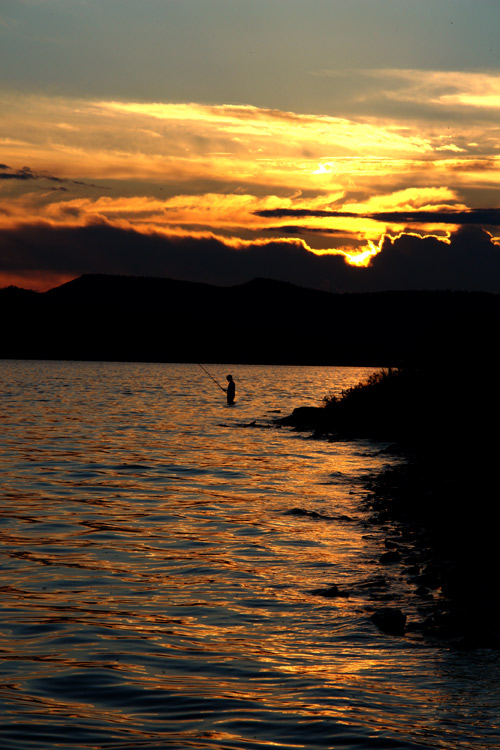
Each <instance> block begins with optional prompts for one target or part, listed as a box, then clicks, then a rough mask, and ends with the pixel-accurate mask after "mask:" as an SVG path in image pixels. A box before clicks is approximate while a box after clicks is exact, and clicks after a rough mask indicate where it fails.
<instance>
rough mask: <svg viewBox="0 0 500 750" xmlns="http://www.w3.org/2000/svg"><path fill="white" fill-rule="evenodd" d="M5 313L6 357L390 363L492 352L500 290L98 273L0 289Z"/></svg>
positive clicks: (0, 353)
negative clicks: (48, 285) (334, 288)
mask: <svg viewBox="0 0 500 750" xmlns="http://www.w3.org/2000/svg"><path fill="white" fill-rule="evenodd" d="M0 310H1V312H2V314H3V320H4V335H3V336H2V340H1V342H0V357H2V358H19V359H82V360H110V361H113V360H116V361H156V362H198V361H203V362H228V363H261V364H318V365H322V364H325V365H373V366H388V365H397V364H400V363H403V362H408V361H410V360H412V359H414V358H422V357H430V358H432V357H435V356H441V357H443V356H449V355H450V353H451V354H452V356H454V357H457V359H459V358H460V356H468V355H469V354H470V353H471V352H472V353H473V354H474V356H484V355H485V354H487V353H489V352H490V351H491V349H492V347H493V341H494V340H495V339H494V336H495V331H496V330H498V325H499V323H500V295H495V294H489V293H483V292H463V291H435V292H429V291H420V292H419V291H415V292H414V291H410V292H408V291H393V292H373V293H341V294H339V293H330V292H323V291H318V290H314V289H308V288H305V287H300V286H296V285H294V284H291V283H288V282H280V281H273V280H269V279H262V278H257V279H254V280H252V281H249V282H247V283H245V284H240V285H237V286H231V287H220V286H214V285H211V284H203V283H197V282H190V281H180V280H175V279H168V278H149V277H133V276H111V275H93V274H90V275H84V276H81V277H79V278H77V279H74V280H73V281H69V282H67V283H65V284H62V285H61V286H58V287H56V288H54V289H51V290H49V291H47V292H43V293H40V292H33V291H29V290H25V289H18V288H15V287H7V288H4V289H0Z"/></svg>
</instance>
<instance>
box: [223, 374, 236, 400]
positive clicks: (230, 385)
mask: <svg viewBox="0 0 500 750" xmlns="http://www.w3.org/2000/svg"><path fill="white" fill-rule="evenodd" d="M226 380H227V388H225V389H224V390H225V391H226V393H227V403H228V404H234V394H235V392H236V384H235V382H234V380H233V376H232V375H228V376H227V378H226Z"/></svg>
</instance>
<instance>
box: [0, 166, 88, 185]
mask: <svg viewBox="0 0 500 750" xmlns="http://www.w3.org/2000/svg"><path fill="white" fill-rule="evenodd" d="M0 180H19V181H21V182H23V181H27V180H44V181H48V182H55V183H57V184H58V185H63V184H70V185H80V186H85V187H97V185H92V183H88V182H82V181H81V180H69V179H65V178H64V177H56V176H55V175H52V174H47V173H46V172H34V171H33V170H32V169H31V168H30V167H21V169H13V168H12V167H9V166H8V165H7V164H0ZM100 189H102V188H100ZM55 190H63V191H64V190H66V188H64V187H57V188H55Z"/></svg>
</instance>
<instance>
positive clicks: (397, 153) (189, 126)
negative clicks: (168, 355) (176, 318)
mask: <svg viewBox="0 0 500 750" xmlns="http://www.w3.org/2000/svg"><path fill="white" fill-rule="evenodd" d="M499 28H500V3H499V2H498V0H480V2H473V0H141V1H140V2H139V1H138V0H1V2H0V69H1V71H2V75H1V78H0V106H1V109H0V286H5V285H8V284H16V285H18V286H23V287H27V288H32V289H38V290H44V289H47V288H50V287H53V286H56V285H58V284H60V283H62V282H64V281H67V280H69V279H71V278H74V277H76V276H79V275H81V274H82V273H92V272H98V273H118V274H134V275H148V276H170V277H173V278H182V279H192V280H196V281H206V282H210V283H217V284H234V283H241V282H244V281H247V280H249V279H251V278H253V277H256V276H265V277H269V278H276V279H283V280H286V281H292V282H294V283H299V284H303V285H304V286H312V287H317V288H323V289H330V290H332V291H336V290H339V291H362V290H377V289H396V288H398V289H421V288H430V289H434V288H459V289H480V290H485V291H495V292H500V38H499V35H498V29H499Z"/></svg>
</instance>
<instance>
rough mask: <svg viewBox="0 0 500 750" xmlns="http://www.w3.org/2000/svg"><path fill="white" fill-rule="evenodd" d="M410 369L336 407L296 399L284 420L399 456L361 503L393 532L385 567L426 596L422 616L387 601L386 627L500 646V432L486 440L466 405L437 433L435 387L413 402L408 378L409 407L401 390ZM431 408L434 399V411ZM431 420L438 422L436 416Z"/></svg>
mask: <svg viewBox="0 0 500 750" xmlns="http://www.w3.org/2000/svg"><path fill="white" fill-rule="evenodd" d="M419 375H420V374H419ZM405 377H406V376H403V377H402V378H401V379H399V378H394V379H393V381H392V382H391V377H389V378H387V377H386V378H379V380H380V381H383V382H382V383H380V382H379V383H375V386H376V387H375V388H373V383H372V384H371V385H370V384H368V385H367V384H360V385H359V386H356V387H355V388H354V389H351V393H349V392H348V393H347V394H343V396H342V397H341V398H340V399H336V400H335V401H334V403H333V407H334V408H328V407H327V406H326V407H325V406H323V407H299V408H298V409H295V410H294V411H293V412H292V414H290V415H288V416H285V417H283V418H281V419H280V420H277V422H278V423H279V424H280V426H288V427H291V428H292V429H293V430H295V431H298V432H309V433H312V435H313V436H314V437H316V438H318V439H324V440H330V441H333V440H335V439H342V440H355V439H356V438H359V439H374V440H380V441H382V440H383V441H385V442H390V443H391V444H392V445H393V449H394V450H395V451H396V452H397V453H398V454H400V455H401V457H402V463H401V464H400V465H399V466H395V467H392V468H390V469H386V470H384V471H382V472H381V473H380V474H376V475H373V476H371V477H369V478H367V480H366V484H365V487H366V489H367V490H368V491H369V495H368V497H367V498H366V500H365V501H364V503H365V510H366V511H368V514H369V525H372V526H373V527H374V528H377V529H378V531H379V532H384V529H385V530H387V534H386V539H385V541H384V545H385V552H383V553H382V554H381V556H380V559H379V561H378V565H379V566H380V569H381V570H382V571H383V570H385V571H388V570H389V569H390V570H391V571H394V570H395V569H397V571H398V575H400V577H401V578H403V579H405V580H406V583H407V585H408V587H409V592H410V593H411V595H412V596H415V601H416V602H420V604H421V610H422V616H421V618H420V619H419V620H417V621H415V620H412V619H410V618H409V617H407V614H406V613H405V612H404V611H403V610H402V609H397V608H393V607H391V606H387V607H382V608H380V609H379V610H377V611H376V612H375V613H374V615H373V616H372V619H373V621H374V622H375V624H376V625H377V626H378V627H379V629H380V630H382V631H384V632H386V633H388V634H391V635H396V636H402V635H406V634H410V633H415V632H418V633H420V634H421V635H422V637H423V638H425V640H426V641H428V642H429V643H432V642H435V643H439V644H440V645H448V646H449V647H450V648H456V649H462V650H472V649H476V648H490V649H499V648H500V587H499V586H498V585H497V582H496V579H497V575H498V573H499V563H498V560H497V557H496V555H495V550H496V545H497V540H496V536H497V534H496V520H495V502H494V501H493V493H494V487H495V486H496V485H495V480H496V477H495V471H494V468H493V467H494V466H495V465H496V461H495V459H496V457H495V455H494V454H495V447H496V446H495V444H494V440H493V439H490V442H489V444H488V445H484V441H483V440H482V439H481V438H482V432H481V433H479V434H478V432H477V430H478V425H479V420H478V418H477V415H476V413H474V414H472V413H471V412H469V413H464V412H462V413H461V414H460V415H459V419H455V418H453V419H450V420H449V421H447V422H446V423H445V424H446V429H441V430H440V429H435V431H434V433H432V432H431V431H430V430H429V428H428V427H427V426H426V421H427V420H426V417H427V416H428V414H429V410H428V409H427V410H426V411H424V410H422V406H423V403H424V398H423V397H422V396H424V397H425V398H427V399H428V397H429V393H428V392H427V391H426V392H424V394H420V398H419V399H418V401H416V400H415V399H414V393H415V391H414V389H413V387H412V386H413V385H414V380H413V378H412V377H410V378H409V382H410V388H409V391H408V392H409V393H411V395H412V398H413V401H412V404H411V407H412V408H411V409H409V408H408V401H407V399H406V398H405V397H404V396H403V397H402V390H401V385H403V386H404V388H405V389H406V385H407V383H405ZM398 381H399V382H398ZM389 387H390V389H391V390H392V391H394V392H395V393H396V394H397V395H396V402H397V409H394V410H391V409H389V408H388V406H387V404H388V400H387V398H386V396H387V394H386V393H385V392H384V389H385V391H387V390H388V388H389ZM370 391H371V392H370ZM455 393H456V390H455V389H453V391H452V394H453V395H454V394H455ZM381 394H382V395H381ZM346 396H347V398H346ZM368 399H369V400H370V404H368ZM357 401H362V402H364V403H363V405H362V409H361V410H360V409H359V408H358V404H357V403H355V405H354V407H353V402H357ZM451 401H453V397H452V398H451V399H450V401H448V402H446V403H444V404H443V403H440V407H441V409H442V410H443V411H444V412H445V413H446V416H447V417H449V416H450V414H451V411H447V409H448V408H449V406H450V403H451ZM325 402H327V399H325ZM381 402H382V411H383V412H384V414H385V413H387V419H386V420H385V421H384V422H383V423H382V422H380V420H379V419H378V417H379V415H380V413H381V412H380V409H381ZM374 403H375V406H373V404H374ZM434 406H435V402H431V411H432V407H434ZM398 410H399V413H398ZM360 411H361V412H362V417H360ZM401 412H403V413H405V424H404V429H401V424H402V423H401V421H400V419H399V414H400V413H401ZM478 413H479V414H481V411H480V410H479V412H478ZM408 414H410V415H411V416H410V418H408ZM456 416H457V415H456V414H453V417H456ZM351 417H352V419H351ZM441 419H442V417H441ZM458 422H460V429H458ZM431 424H432V425H433V426H438V425H437V420H434V421H433V422H432V423H431ZM443 424H444V422H441V426H442V425H443ZM426 429H427V432H426ZM483 430H484V428H483ZM394 528H396V529H397V532H398V533H397V535H394V533H393V531H392V529H394ZM389 566H390V567H389Z"/></svg>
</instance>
